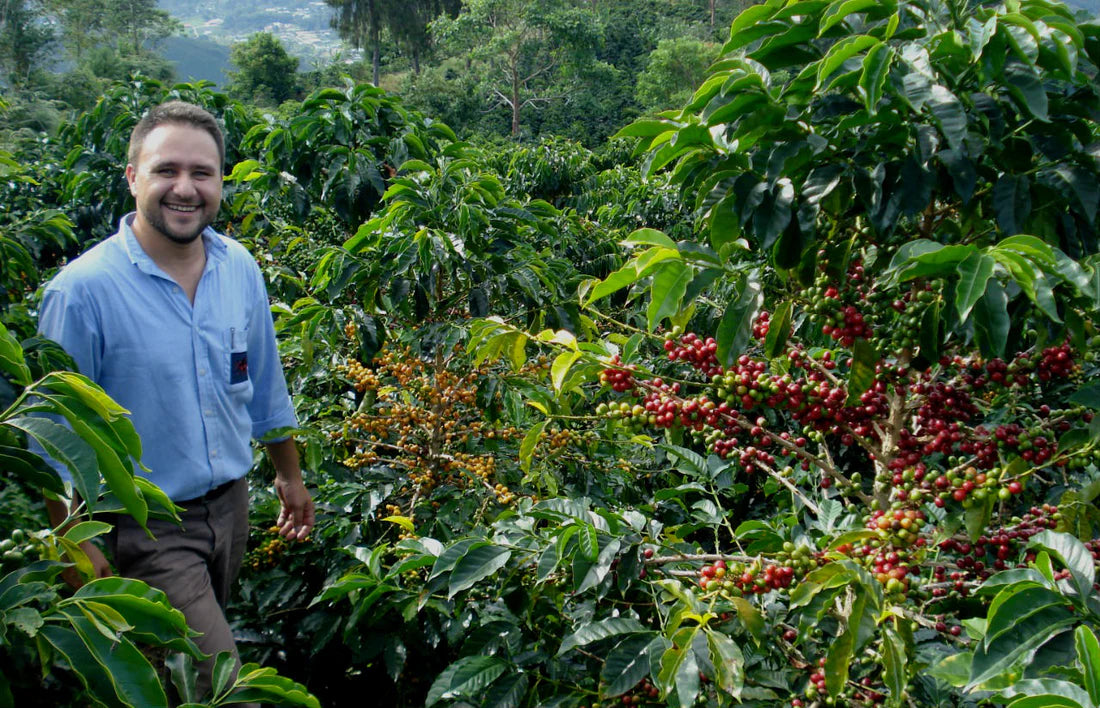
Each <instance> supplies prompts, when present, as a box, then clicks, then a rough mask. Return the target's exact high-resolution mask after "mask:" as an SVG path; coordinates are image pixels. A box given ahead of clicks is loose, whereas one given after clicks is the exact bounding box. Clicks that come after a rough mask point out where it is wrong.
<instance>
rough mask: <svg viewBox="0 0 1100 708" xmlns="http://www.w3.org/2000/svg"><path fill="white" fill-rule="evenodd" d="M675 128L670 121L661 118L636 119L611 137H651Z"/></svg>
mask: <svg viewBox="0 0 1100 708" xmlns="http://www.w3.org/2000/svg"><path fill="white" fill-rule="evenodd" d="M675 129H676V126H675V125H674V124H672V123H669V122H667V121H663V120H636V121H634V122H633V123H631V124H630V125H628V126H626V127H625V128H623V129H622V130H620V131H619V132H617V133H615V135H613V136H612V137H613V138H652V137H655V136H657V135H661V134H662V133H668V132H671V131H673V130H675Z"/></svg>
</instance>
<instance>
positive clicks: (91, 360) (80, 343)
mask: <svg viewBox="0 0 1100 708" xmlns="http://www.w3.org/2000/svg"><path fill="white" fill-rule="evenodd" d="M38 332H39V334H41V335H42V336H44V337H46V338H47V339H51V340H53V341H54V342H57V343H58V344H60V345H61V347H62V348H63V349H64V350H65V352H66V353H68V355H69V356H71V357H72V358H73V361H74V362H75V363H76V368H77V371H78V372H80V373H81V374H83V375H85V376H87V377H88V378H90V379H92V380H93V381H94V380H96V377H97V375H98V374H99V364H100V361H101V352H102V349H101V345H102V341H103V338H102V336H101V335H100V332H99V328H98V326H97V325H96V320H95V318H94V316H93V315H92V313H91V312H90V311H89V310H88V308H86V307H85V306H84V305H83V303H82V302H80V300H79V298H76V297H73V295H72V293H71V292H69V291H67V290H61V289H55V288H49V287H48V288H47V289H46V292H45V294H44V295H43V297H42V304H41V307H40V308H39V315H38ZM47 417H48V418H50V419H51V420H53V421H55V422H58V423H62V424H66V422H65V420H64V418H62V417H61V416H55V415H50V416H47ZM27 449H29V450H30V451H31V452H33V453H34V454H36V455H38V456H39V457H41V458H42V459H43V460H45V461H46V462H47V463H48V464H49V465H50V466H51V467H52V468H53V469H55V470H56V471H57V473H58V474H59V475H60V476H61V479H62V480H64V481H65V482H66V483H70V484H71V483H72V474H71V473H70V472H69V468H68V467H66V466H65V465H64V464H63V463H61V462H58V461H57V460H55V459H53V458H52V457H50V456H49V455H48V454H47V453H46V451H45V450H44V449H43V448H42V446H41V445H39V444H38V442H37V441H35V440H34V438H30V437H29V438H28V440H27Z"/></svg>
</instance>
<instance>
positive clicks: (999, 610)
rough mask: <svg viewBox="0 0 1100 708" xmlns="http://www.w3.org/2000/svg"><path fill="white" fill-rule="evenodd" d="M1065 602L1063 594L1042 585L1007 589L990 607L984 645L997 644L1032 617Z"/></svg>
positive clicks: (1022, 585)
mask: <svg viewBox="0 0 1100 708" xmlns="http://www.w3.org/2000/svg"><path fill="white" fill-rule="evenodd" d="M1064 602H1065V600H1064V598H1063V597H1062V595H1061V593H1058V592H1054V591H1052V590H1049V589H1047V588H1046V587H1043V586H1041V585H1029V584H1026V583H1021V584H1019V585H1015V586H1010V587H1006V588H1005V589H1004V590H1002V591H1001V592H1000V593H998V594H997V596H996V597H994V598H993V602H992V604H991V605H990V607H989V616H988V621H987V624H986V631H985V639H984V643H985V644H986V645H991V644H993V643H995V642H996V641H997V640H998V639H999V638H1000V636H1001V635H1003V634H1005V633H1006V632H1008V631H1011V630H1012V629H1013V628H1014V627H1015V626H1016V625H1017V624H1019V623H1020V622H1022V621H1025V620H1026V619H1027V618H1028V617H1030V616H1031V615H1033V614H1036V613H1040V612H1042V611H1043V610H1045V609H1048V608H1050V607H1058V606H1060V605H1061V604H1063V603H1064Z"/></svg>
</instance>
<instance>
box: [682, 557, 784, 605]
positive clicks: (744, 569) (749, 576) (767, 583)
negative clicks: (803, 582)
mask: <svg viewBox="0 0 1100 708" xmlns="http://www.w3.org/2000/svg"><path fill="white" fill-rule="evenodd" d="M794 577H795V569H794V567H793V566H790V565H780V564H779V563H771V562H762V561H758V560H757V561H753V562H751V563H734V564H732V565H729V566H727V564H726V561H724V560H716V561H715V562H714V563H713V564H712V565H704V566H703V567H702V568H700V569H699V581H698V582H699V587H700V588H701V589H702V590H704V591H705V592H720V593H723V594H725V595H729V596H732V597H742V596H744V595H763V594H764V593H766V592H768V591H770V590H781V589H783V588H788V587H790V586H791V583H792V582H794Z"/></svg>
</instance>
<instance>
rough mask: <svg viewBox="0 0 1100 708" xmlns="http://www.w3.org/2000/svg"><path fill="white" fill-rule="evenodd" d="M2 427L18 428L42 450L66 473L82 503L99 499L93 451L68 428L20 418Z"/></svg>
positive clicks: (11, 419) (9, 420)
mask: <svg viewBox="0 0 1100 708" xmlns="http://www.w3.org/2000/svg"><path fill="white" fill-rule="evenodd" d="M5 424H7V425H10V426H12V427H13V428H18V429H19V430H22V431H23V432H24V433H26V434H27V435H28V436H30V437H31V439H33V440H34V441H35V442H37V443H38V444H39V446H41V447H42V450H43V451H44V452H45V453H46V454H47V455H49V456H50V458H51V459H53V460H54V461H55V462H57V463H60V464H62V465H64V466H65V467H66V469H68V470H69V474H70V475H71V477H72V483H73V487H75V488H76V490H77V492H78V493H79V494H80V496H81V498H82V499H88V498H89V496H88V495H91V498H95V497H98V496H99V463H98V461H97V459H96V453H95V450H93V449H92V447H91V446H90V445H89V444H88V443H87V442H85V441H84V440H83V439H82V438H81V437H80V436H79V435H77V434H76V433H74V432H73V431H72V429H71V428H69V427H67V426H64V425H61V424H59V423H55V422H54V421H52V420H50V419H48V418H36V417H30V416H20V417H18V418H10V419H8V420H7V421H5Z"/></svg>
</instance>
